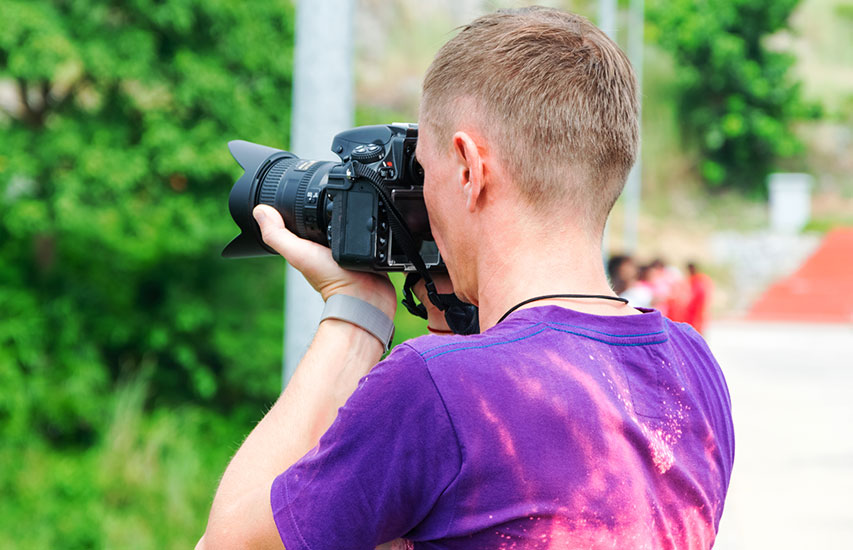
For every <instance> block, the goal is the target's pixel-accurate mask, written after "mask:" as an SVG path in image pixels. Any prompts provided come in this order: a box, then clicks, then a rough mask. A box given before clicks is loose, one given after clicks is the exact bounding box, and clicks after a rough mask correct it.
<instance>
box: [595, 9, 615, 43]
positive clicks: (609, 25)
mask: <svg viewBox="0 0 853 550" xmlns="http://www.w3.org/2000/svg"><path fill="white" fill-rule="evenodd" d="M598 28H599V29H601V30H603V31H604V33H605V34H606V35H607V36H609V37H610V39H611V40H613V41H614V42H616V0H598Z"/></svg>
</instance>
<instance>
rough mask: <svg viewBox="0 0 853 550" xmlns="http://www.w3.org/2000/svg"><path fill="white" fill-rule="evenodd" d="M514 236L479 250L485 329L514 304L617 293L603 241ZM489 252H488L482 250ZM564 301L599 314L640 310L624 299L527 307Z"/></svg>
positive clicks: (569, 236)
mask: <svg viewBox="0 0 853 550" xmlns="http://www.w3.org/2000/svg"><path fill="white" fill-rule="evenodd" d="M503 235H511V236H508V238H505V239H501V240H500V241H495V240H492V241H490V243H491V245H492V246H490V247H488V248H486V249H485V250H480V251H478V252H480V254H479V258H478V265H477V267H478V271H477V282H478V284H477V297H478V305H479V308H480V329H481V330H486V329H488V328H490V327H492V326H494V325H495V324H497V322H498V321H499V320H500V318H501V317H502V316H503V315H504V314H505V313H506V312H507V311H508V310H509V309H510V308H512V307H513V306H515V305H516V304H518V303H519V302H522V301H524V300H527V299H529V298H534V297H538V296H544V295H549V294H589V295H606V296H615V293H614V292H613V290H612V289H611V288H610V285H609V284H608V282H607V277H606V276H605V273H604V265H603V262H602V256H601V249H600V247H599V246H598V241H597V240H593V239H585V238H584V237H583V236H578V235H572V234H570V233H568V232H563V233H558V234H552V235H547V234H541V233H540V234H538V235H536V234H528V235H512V234H511V233H509V232H506V231H505V232H503ZM483 252H485V254H482V253H483ZM547 304H553V305H559V306H561V307H565V308H569V309H573V310H576V311H580V312H583V313H590V314H594V315H631V314H636V313H638V311H637V310H635V309H634V308H632V307H630V306H627V305H626V304H624V303H621V302H617V301H613V300H606V299H588V298H574V299H564V298H560V299H549V300H542V301H535V302H532V303H530V304H527V305H525V306H522V308H525V307H537V306H542V305H547Z"/></svg>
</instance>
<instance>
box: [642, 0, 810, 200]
mask: <svg viewBox="0 0 853 550" xmlns="http://www.w3.org/2000/svg"><path fill="white" fill-rule="evenodd" d="M797 3H798V0H708V1H703V2H695V1H693V0H672V1H664V0H658V1H656V2H654V3H653V4H651V5H650V8H649V16H650V20H651V21H652V30H653V33H654V39H655V40H656V41H657V42H659V43H660V44H662V45H663V46H664V47H665V48H666V49H668V50H669V51H670V52H671V53H672V55H673V56H674V58H675V60H676V63H677V64H678V66H679V67H678V71H679V74H678V82H679V88H680V111H681V123H682V127H683V129H684V132H685V135H686V136H687V137H688V138H689V139H690V140H692V142H693V143H694V145H695V146H696V148H697V149H698V151H699V153H700V156H701V158H702V164H701V168H700V169H701V174H702V176H703V178H704V180H705V181H706V182H707V183H708V184H709V185H710V186H712V187H717V186H730V187H735V188H739V189H741V190H743V191H746V192H749V193H762V192H763V191H764V189H765V185H764V182H765V176H766V175H767V173H768V172H770V171H771V170H772V169H773V168H774V163H776V162H777V161H778V159H785V158H791V157H795V156H797V155H799V154H800V153H801V152H802V144H801V143H800V141H799V140H798V139H797V137H796V136H795V135H794V134H793V132H792V131H791V123H792V121H794V120H796V119H798V118H803V117H806V116H810V115H812V114H815V113H814V108H813V107H810V106H808V105H807V104H806V103H805V102H804V101H803V100H802V99H801V96H800V86H799V84H798V83H796V82H794V80H793V78H792V77H791V75H790V68H791V66H792V65H793V56H791V55H789V54H786V53H781V52H778V51H774V50H772V49H770V48H768V47H767V44H766V39H767V37H768V36H770V35H772V34H774V33H777V32H779V31H781V30H784V29H787V28H788V19H789V17H790V15H791V12H792V11H793V10H794V8H795V7H796V6H797Z"/></svg>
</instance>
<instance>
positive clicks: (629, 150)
mask: <svg viewBox="0 0 853 550" xmlns="http://www.w3.org/2000/svg"><path fill="white" fill-rule="evenodd" d="M637 117H638V104H637V89H636V81H635V78H634V75H633V72H632V70H631V67H630V64H629V63H628V61H627V59H626V58H625V56H624V54H623V53H622V52H621V51H620V50H619V49H618V47H617V46H616V45H615V44H614V43H613V42H612V41H610V40H609V39H608V38H607V37H606V36H605V35H604V34H603V33H602V32H601V31H599V30H598V29H597V28H595V27H594V26H593V25H591V24H590V23H589V22H588V21H587V20H586V19H583V18H581V17H578V16H575V15H570V14H566V13H562V12H558V11H554V10H548V9H526V10H518V11H509V12H501V13H497V14H492V15H487V16H484V17H481V18H479V19H477V20H476V21H474V22H473V23H471V24H470V25H468V26H467V27H465V28H464V29H462V31H461V32H460V33H459V34H458V35H457V36H456V37H455V38H453V39H451V40H450V41H449V42H448V43H447V44H446V45H445V46H444V47H443V48H442V49H441V51H439V53H438V54H437V56H436V58H435V60H434V61H433V64H432V65H431V67H430V69H429V71H428V73H427V75H426V78H425V81H424V89H423V98H422V107H421V116H420V136H419V141H418V147H417V157H418V159H419V160H420V162H421V164H422V165H423V167H424V170H425V174H426V176H425V178H426V179H425V184H424V198H425V200H426V204H427V208H428V211H429V217H430V224H431V226H432V231H433V235H434V236H435V238H436V241H437V243H438V246H439V249H440V250H441V253H442V256H443V258H444V259H445V261H446V263H447V266H448V271H449V275H450V280H451V281H452V288H453V290H454V292H455V293H456V294H457V295H458V296H459V297H460V298H462V299H463V300H465V301H468V302H470V303H473V304H476V305H478V306H479V321H480V328H481V333H480V334H478V335H473V336H437V335H431V336H426V337H422V338H417V339H415V340H412V341H409V342H407V343H405V344H403V345H400V346H398V347H397V348H395V350H394V351H393V353H391V355H390V356H388V358H386V359H385V360H384V361H382V362H380V363H379V364H376V363H377V361H378V360H379V359H380V356H381V354H382V349H383V345H382V343H381V342H380V340H379V339H378V338H377V337H374V336H373V335H372V334H371V333H369V332H367V331H366V330H365V329H363V328H361V327H360V326H359V325H360V322H359V321H358V320H355V321H353V322H352V323H348V322H345V321H341V320H336V319H326V320H324V321H323V322H321V323H320V326H319V328H318V329H317V334H316V336H315V338H314V341H313V343H312V345H311V347H310V348H309V350H308V352H307V354H306V356H305V358H304V359H303V361H302V363H301V364H300V365H299V368H298V370H297V372H296V374H295V375H294V377H293V379H292V381H291V383H290V385H289V386H288V388H287V390H286V391H285V392H284V394H283V395H282V396H281V398H280V399H279V400H278V402H277V403H276V404H275V406H274V407H273V408H272V409H271V410H270V412H269V413H268V414H267V415H266V417H265V418H264V419H263V420H262V421H261V422H260V424H259V425H258V426H257V427H256V428H255V429H254V430H253V431H252V433H251V434H250V435H249V437H248V438H247V439H246V441H245V443H244V444H243V446H242V447H241V448H240V450H239V451H238V452H237V454H236V455H235V457H234V459H233V460H232V462H231V464H230V465H229V466H228V469H227V470H226V472H225V474H224V476H223V478H222V481H221V484H220V487H219V489H218V491H217V493H216V497H215V499H214V503H213V507H212V510H211V514H210V520H209V523H208V526H207V530H206V533H205V535H204V537H203V538H202V540H201V541H200V543H199V547H202V548H238V547H240V548H242V547H252V548H281V547H282V544H283V545H284V547H286V548H287V550H299V549H309V548H310V549H315V550H318V549H321V548H330V549H350V548H352V549H361V548H365V549H367V548H373V547H375V546H376V545H379V544H382V543H385V542H387V541H392V540H395V539H399V538H403V539H405V545H407V546H408V547H414V548H460V549H461V548H464V549H479V548H482V549H486V548H488V549H493V548H506V549H510V548H516V549H519V550H521V549H533V548H554V549H556V548H679V549H683V548H710V547H711V545H712V543H713V541H714V537H715V535H716V531H717V527H718V525H719V520H720V515H721V513H722V509H723V501H724V498H725V494H726V489H727V487H728V482H729V476H730V473H731V467H732V461H733V454H734V450H733V446H734V443H733V431H732V424H731V415H730V401H729V397H728V392H727V389H726V385H725V381H724V380H723V376H722V373H721V372H720V369H719V367H718V366H717V364H716V362H715V361H714V359H713V357H712V356H711V353H710V352H709V350H708V348H707V346H706V345H705V343H704V341H703V340H702V339H701V337H699V335H697V334H696V333H695V332H694V331H693V330H692V329H690V328H689V327H687V326H685V325H678V324H674V323H672V322H670V321H668V320H666V319H665V318H663V317H662V316H661V315H660V313H658V312H656V311H653V310H643V311H639V310H636V309H633V308H631V307H629V306H627V305H626V304H624V303H622V302H620V301H617V300H615V299H614V298H615V295H614V293H613V291H612V290H611V289H610V287H609V286H608V283H607V279H606V276H605V274H604V269H603V266H602V262H601V236H602V231H603V228H604V222H605V220H606V217H607V215H608V213H609V211H610V208H611V206H612V205H613V203H614V201H615V200H616V198H617V196H618V195H619V193H620V192H621V189H622V187H623V185H624V182H625V178H626V176H627V174H628V171H629V170H630V168H631V165H632V164H633V162H634V158H635V156H636V151H637V141H638V121H637ZM255 216H256V219H257V221H258V223H259V224H260V227H261V229H262V231H263V235H264V240H265V241H266V242H267V244H269V245H270V246H272V247H273V248H275V249H276V250H277V251H279V252H280V253H281V254H282V255H283V256H284V257H285V258H286V259H287V260H288V261H289V262H291V264H292V265H293V266H294V267H296V268H297V269H299V270H300V271H302V273H304V274H305V276H306V277H307V279H308V280H309V281H310V282H311V283H312V284H313V286H314V287H315V288H316V290H317V291H318V292H320V293H321V294H322V296H323V298H324V299H326V300H330V299H331V300H333V301H335V300H338V299H339V298H340V297H339V296H338V295H348V296H351V297H354V298H358V299H359V300H361V301H363V302H366V303H367V304H370V305H372V306H373V307H374V308H376V309H378V310H379V311H380V312H382V313H384V314H385V315H387V316H388V317H389V318H393V314H394V311H395V308H396V295H395V292H394V289H393V287H392V286H391V284H390V283H389V282H388V279H387V278H386V277H380V276H378V275H372V274H365V273H354V272H348V271H346V270H343V269H341V268H340V267H338V266H337V265H336V264H335V262H334V261H333V260H332V257H331V254H330V253H329V250H328V249H326V248H324V247H322V246H320V245H317V244H315V243H311V242H308V241H305V240H301V239H299V238H297V237H295V236H294V235H293V234H292V233H290V232H288V231H287V230H286V229H285V228H284V225H283V223H282V220H281V217H280V216H279V215H278V214H277V213H276V212H275V211H274V210H272V209H270V208H268V207H258V208H257V209H256V211H255ZM554 294H563V295H565V294H572V295H574V297H557V298H553V297H549V296H551V295H554ZM579 294H580V295H582V296H577V295H579ZM333 296H338V298H332V297H333ZM365 307H366V306H365ZM431 313H435V311H434V310H432V311H431ZM430 326H431V327H432V328H433V329H437V330H441V329H446V325H443V324H442V321H441V319H440V317H437V316H435V315H431V318H430ZM339 407H340V408H339ZM321 436H322V437H321ZM398 543H399V541H398Z"/></svg>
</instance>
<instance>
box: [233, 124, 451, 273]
mask: <svg viewBox="0 0 853 550" xmlns="http://www.w3.org/2000/svg"><path fill="white" fill-rule="evenodd" d="M417 138H418V128H417V125H415V124H397V123H395V124H388V125H376V126H361V127H357V128H353V129H351V130H346V131H344V132H341V133H339V134H338V135H336V136H335V138H334V140H333V141H332V151H333V152H334V153H335V154H336V155H338V156H339V157H340V159H341V162H328V161H316V160H305V159H300V158H299V157H297V156H295V155H293V154H292V153H289V152H286V151H281V150H278V149H272V148H270V147H265V146H262V145H257V144H253V143H249V142H246V141H232V142H230V143H229V144H228V146H229V149H230V150H231V153H232V155H233V156H234V158H235V160H237V162H238V163H239V164H240V165H241V166H242V167H243V169H244V170H245V173H244V174H243V175H242V176H241V177H240V178H239V179H238V180H237V182H236V183H235V184H234V187H233V189H232V190H231V195H230V197H229V200H228V205H229V210H230V211H231V216H232V217H233V218H234V221H235V222H236V223H237V225H238V226H239V227H240V229H241V230H242V232H241V234H240V235H239V236H238V237H237V238H235V239H234V240H233V241H232V242H231V243H229V245H228V246H227V247H226V248H225V250H223V251H222V255H223V256H225V257H231V258H234V257H248V256H259V255H265V254H275V251H274V250H272V249H271V248H269V247H268V246H267V245H266V244H265V243H264V242H263V240H262V238H261V234H260V229H259V227H258V225H257V223H255V221H254V218H253V217H252V213H251V212H252V210H253V209H254V207H255V206H257V205H258V204H267V205H269V206H272V207H273V208H275V209H276V210H278V211H279V212H280V213H281V214H282V217H283V218H284V222H285V226H286V227H287V228H288V229H289V230H290V231H292V232H293V233H295V234H296V235H298V236H300V237H302V238H305V239H309V240H312V241H314V242H317V243H320V244H323V245H326V246H328V247H330V248H331V250H332V256H333V257H334V259H335V261H337V262H338V263H339V264H340V265H341V266H342V267H345V268H348V269H355V270H360V271H379V272H381V271H414V270H415V269H416V268H415V266H414V265H413V264H412V263H411V261H410V259H409V257H408V256H407V255H406V254H405V253H404V251H403V249H402V247H401V246H400V243H395V235H394V232H393V231H391V227H392V225H393V220H391V219H390V218H389V212H388V205H387V204H386V202H387V200H388V199H390V201H391V203H392V204H393V205H394V207H395V208H396V211H397V212H398V214H399V215H401V216H402V221H403V222H404V223H405V225H406V226H407V228H408V230H409V233H410V234H411V237H412V239H413V240H414V243H415V246H416V247H417V248H418V249H419V252H420V255H421V257H422V259H423V261H424V264H425V265H426V267H427V269H434V268H443V267H444V264H443V262H442V261H441V257H440V255H439V252H438V247H437V246H436V244H435V241H434V240H433V238H432V234H431V232H430V227H429V218H428V216H427V211H426V206H425V205H424V201H423V169H422V168H421V166H420V164H418V162H417V159H416V158H415V146H416V144H417ZM356 170H357V171H358V174H356V173H354V172H355V171H356ZM365 174H367V175H369V176H370V178H367V177H363V176H364V175H365ZM369 180H373V181H372V182H371V181H369ZM377 186H379V187H381V190H380V189H378V188H377Z"/></svg>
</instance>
